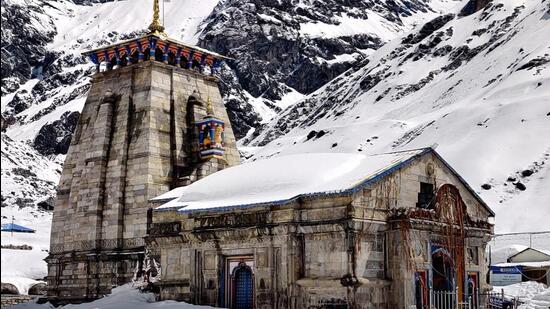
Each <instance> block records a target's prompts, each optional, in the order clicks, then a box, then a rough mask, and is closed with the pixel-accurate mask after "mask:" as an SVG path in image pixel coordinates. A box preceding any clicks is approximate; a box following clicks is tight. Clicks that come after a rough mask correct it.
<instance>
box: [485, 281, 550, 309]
mask: <svg viewBox="0 0 550 309" xmlns="http://www.w3.org/2000/svg"><path fill="white" fill-rule="evenodd" d="M503 290H504V295H505V297H506V298H516V299H518V300H519V301H520V302H521V303H522V305H520V306H519V309H548V308H550V288H549V287H547V286H546V285H544V284H542V283H538V282H535V281H527V282H521V283H516V284H512V285H507V286H495V287H493V291H494V292H499V293H501V292H502V291H503Z"/></svg>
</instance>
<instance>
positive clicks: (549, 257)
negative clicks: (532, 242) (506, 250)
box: [508, 247, 550, 261]
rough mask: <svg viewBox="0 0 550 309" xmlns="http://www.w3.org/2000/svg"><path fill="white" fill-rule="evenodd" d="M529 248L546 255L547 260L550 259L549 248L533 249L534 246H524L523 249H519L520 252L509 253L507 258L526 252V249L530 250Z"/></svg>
mask: <svg viewBox="0 0 550 309" xmlns="http://www.w3.org/2000/svg"><path fill="white" fill-rule="evenodd" d="M530 250H533V251H537V252H539V253H542V254H544V255H546V256H548V261H550V250H543V249H535V248H531V247H529V248H525V249H523V250H521V251H520V252H517V253H516V254H513V255H510V256H509V257H508V260H511V259H512V258H514V257H516V256H518V255H520V254H522V253H525V252H527V251H530Z"/></svg>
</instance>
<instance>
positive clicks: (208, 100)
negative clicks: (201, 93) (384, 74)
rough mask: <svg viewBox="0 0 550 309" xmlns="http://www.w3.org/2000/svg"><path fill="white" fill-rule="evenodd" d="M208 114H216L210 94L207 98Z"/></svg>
mask: <svg viewBox="0 0 550 309" xmlns="http://www.w3.org/2000/svg"><path fill="white" fill-rule="evenodd" d="M206 115H208V116H213V115H214V108H213V107H212V101H211V100H210V96H209V97H208V99H207V100H206Z"/></svg>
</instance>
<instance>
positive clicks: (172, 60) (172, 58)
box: [168, 51, 176, 65]
mask: <svg viewBox="0 0 550 309" xmlns="http://www.w3.org/2000/svg"><path fill="white" fill-rule="evenodd" d="M168 64H170V65H176V54H174V53H173V52H172V51H169V52H168Z"/></svg>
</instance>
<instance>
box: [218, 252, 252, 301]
mask: <svg viewBox="0 0 550 309" xmlns="http://www.w3.org/2000/svg"><path fill="white" fill-rule="evenodd" d="M225 266H226V267H225V280H224V284H223V286H224V287H225V288H224V290H225V291H224V292H225V293H224V294H225V297H224V298H225V302H224V304H225V306H227V307H229V308H231V309H253V308H254V297H255V293H254V259H253V257H252V256H239V257H227V258H226V260H225Z"/></svg>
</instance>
